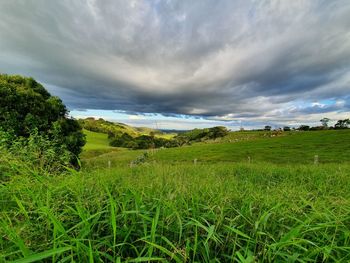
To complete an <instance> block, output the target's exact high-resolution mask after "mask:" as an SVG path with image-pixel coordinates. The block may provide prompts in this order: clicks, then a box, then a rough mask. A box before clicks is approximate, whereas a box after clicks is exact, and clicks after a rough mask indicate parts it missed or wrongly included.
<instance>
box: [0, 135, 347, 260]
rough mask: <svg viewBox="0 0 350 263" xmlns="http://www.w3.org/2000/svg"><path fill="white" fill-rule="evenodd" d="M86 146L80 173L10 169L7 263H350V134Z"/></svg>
mask: <svg viewBox="0 0 350 263" xmlns="http://www.w3.org/2000/svg"><path fill="white" fill-rule="evenodd" d="M254 134H255V135H254ZM87 135H88V137H87V139H88V143H87V145H86V148H85V152H84V153H83V155H82V156H83V160H82V163H83V169H82V170H81V171H79V172H78V171H74V170H69V171H67V172H66V173H64V174H61V175H56V176H50V174H47V173H45V171H42V170H37V169H35V167H30V166H29V167H28V165H23V163H20V161H17V162H16V161H14V160H12V161H11V162H12V165H16V167H17V168H18V169H17V175H16V176H13V177H11V178H10V179H9V180H7V181H6V182H5V183H3V184H1V188H0V194H1V195H0V198H1V211H2V213H1V217H0V219H1V221H0V222H1V225H0V233H1V235H2V237H3V238H2V239H1V241H0V251H1V256H2V258H3V261H11V260H18V259H20V258H26V261H19V262H34V261H36V260H45V261H50V262H51V261H59V262H72V261H75V262H159V261H160V262H309V261H311V262H315V261H318V262H322V261H324V262H333V261H343V262H344V261H348V260H350V257H349V255H350V248H349V247H350V246H349V245H350V240H349V236H350V234H349V233H350V229H349V225H350V191H349V188H348V187H346V186H347V185H349V184H350V177H349V175H350V164H349V156H350V153H349V148H350V147H349V145H350V142H349V138H350V136H349V135H350V133H349V130H344V131H318V132H290V133H286V134H284V135H283V136H280V137H270V136H266V135H264V134H263V133H262V132H261V133H260V134H259V133H249V132H246V133H243V135H242V133H231V134H229V135H228V137H225V138H223V139H222V140H221V141H212V142H207V143H194V144H193V145H191V146H185V147H180V148H171V149H159V150H157V151H145V150H128V149H120V148H116V149H113V148H112V147H108V144H107V140H105V139H104V138H105V137H104V135H101V134H94V133H88V134H87ZM253 135H254V136H253ZM238 138H239V139H238ZM235 139H237V140H235ZM96 145H99V147H97V146H96ZM103 145H104V146H105V148H104V146H103ZM98 150H103V151H102V152H101V151H98ZM314 155H318V156H319V163H318V164H314ZM84 156H85V157H84ZM248 157H250V161H249V160H248ZM194 159H197V160H198V161H197V163H196V164H194V163H193V160H194ZM135 160H138V161H137V162H135ZM108 161H110V162H111V166H110V168H109V166H108ZM130 163H132V166H131V167H130ZM24 167H26V169H24Z"/></svg>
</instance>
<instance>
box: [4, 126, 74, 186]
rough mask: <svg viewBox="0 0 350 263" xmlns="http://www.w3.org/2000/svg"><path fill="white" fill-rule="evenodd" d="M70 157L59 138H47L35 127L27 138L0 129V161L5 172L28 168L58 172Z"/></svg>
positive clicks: (52, 172) (43, 172) (39, 171)
mask: <svg viewBox="0 0 350 263" xmlns="http://www.w3.org/2000/svg"><path fill="white" fill-rule="evenodd" d="M71 159H72V153H71V152H70V151H69V150H68V149H67V147H66V146H65V145H64V144H62V143H61V142H60V140H59V139H56V138H51V139H49V138H48V136H47V135H40V134H39V133H38V131H37V130H36V129H34V130H33V131H32V133H31V134H30V135H29V137H28V138H24V137H16V136H14V135H11V134H10V133H7V132H3V131H0V163H1V167H2V169H3V170H6V171H7V172H6V174H10V172H9V171H12V173H18V172H20V171H23V170H25V171H26V170H28V169H29V170H32V171H37V172H38V173H40V174H48V173H50V174H58V173H60V172H62V171H65V170H66V168H67V167H69V165H70V160H71ZM0 171H1V168H0ZM2 179H4V178H2ZM0 181H1V178H0Z"/></svg>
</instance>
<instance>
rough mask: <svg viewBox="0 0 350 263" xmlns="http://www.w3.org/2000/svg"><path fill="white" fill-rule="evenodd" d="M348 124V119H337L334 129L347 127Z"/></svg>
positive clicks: (349, 120) (349, 121)
mask: <svg viewBox="0 0 350 263" xmlns="http://www.w3.org/2000/svg"><path fill="white" fill-rule="evenodd" d="M349 126H350V119H345V120H338V121H337V123H336V124H335V125H334V129H347V128H348V127H349Z"/></svg>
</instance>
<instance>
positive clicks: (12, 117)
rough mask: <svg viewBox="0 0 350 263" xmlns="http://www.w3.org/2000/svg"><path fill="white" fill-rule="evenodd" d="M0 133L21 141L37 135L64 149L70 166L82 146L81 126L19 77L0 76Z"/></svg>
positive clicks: (52, 99) (57, 103)
mask: <svg viewBox="0 0 350 263" xmlns="http://www.w3.org/2000/svg"><path fill="white" fill-rule="evenodd" d="M0 130H2V131H5V132H7V133H9V134H12V135H13V136H16V137H23V138H29V137H30V135H31V134H32V133H33V132H38V134H40V135H42V136H44V137H47V139H48V140H52V141H55V142H56V143H57V144H61V145H62V146H64V147H66V149H67V150H68V151H69V152H71V153H72V155H71V158H70V159H71V162H72V163H76V160H77V158H76V157H77V156H78V155H79V153H80V152H81V150H82V147H83V145H84V144H85V139H84V135H83V133H82V130H81V127H80V125H79V124H78V122H77V121H75V120H73V119H71V118H68V111H67V109H66V107H65V106H64V104H63V103H62V101H61V100H60V99H59V98H58V97H53V96H51V95H50V94H49V93H48V92H47V91H46V90H45V88H44V87H43V86H42V85H40V84H39V83H37V82H36V81H35V80H34V79H32V78H24V77H21V76H8V75H1V74H0ZM7 142H8V143H11V142H12V141H11V140H8V141H7ZM58 154H59V152H58Z"/></svg>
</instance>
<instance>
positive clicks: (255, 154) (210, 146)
mask: <svg viewBox="0 0 350 263" xmlns="http://www.w3.org/2000/svg"><path fill="white" fill-rule="evenodd" d="M264 134H265V133H264V132H260V133H257V132H253V133H243V135H242V133H233V134H231V135H229V136H230V137H229V138H230V140H231V142H228V140H227V138H225V139H224V140H223V142H219V143H207V144H204V143H198V144H194V145H192V146H185V147H180V148H170V149H159V150H156V151H155V153H154V154H153V155H152V156H151V158H152V159H153V160H156V161H158V162H164V163H169V162H192V161H193V160H194V159H197V160H198V162H211V163H214V162H247V161H248V157H250V159H251V161H252V162H267V163H276V164H288V163H300V164H312V163H313V161H314V156H315V155H318V156H319V162H320V163H339V162H349V161H350V147H349V145H350V130H339V131H314V132H290V133H285V135H284V136H281V137H264V136H263V135H264ZM244 136H246V137H244ZM233 138H236V139H237V141H235V140H234V139H233ZM143 152H144V151H125V152H124V153H123V155H121V154H119V153H110V154H108V155H107V156H103V158H108V159H109V160H112V161H113V160H114V161H115V162H116V163H121V162H122V163H123V162H130V161H132V160H134V159H135V158H136V157H137V156H139V155H141V154H142V153H143ZM95 161H96V162H98V161H99V158H96V159H95ZM94 165H95V164H94Z"/></svg>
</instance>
